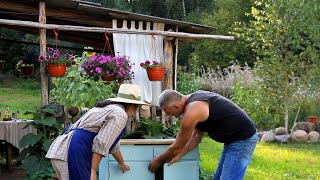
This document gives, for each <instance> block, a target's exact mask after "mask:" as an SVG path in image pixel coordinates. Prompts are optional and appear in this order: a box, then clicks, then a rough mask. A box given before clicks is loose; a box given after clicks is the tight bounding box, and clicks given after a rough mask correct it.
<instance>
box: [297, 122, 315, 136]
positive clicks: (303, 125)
mask: <svg viewBox="0 0 320 180" xmlns="http://www.w3.org/2000/svg"><path fill="white" fill-rule="evenodd" d="M315 129H316V125H315V124H313V123H309V122H297V123H296V125H295V126H294V128H293V131H296V130H304V131H305V132H307V133H308V132H310V131H314V130H315Z"/></svg>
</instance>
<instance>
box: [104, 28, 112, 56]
mask: <svg viewBox="0 0 320 180" xmlns="http://www.w3.org/2000/svg"><path fill="white" fill-rule="evenodd" d="M108 35H110V33H109V32H104V37H105V38H106V42H105V44H104V47H103V51H102V54H104V51H105V50H106V47H107V46H108V54H110V55H111V56H112V54H113V52H112V48H111V45H110V41H109V37H108Z"/></svg>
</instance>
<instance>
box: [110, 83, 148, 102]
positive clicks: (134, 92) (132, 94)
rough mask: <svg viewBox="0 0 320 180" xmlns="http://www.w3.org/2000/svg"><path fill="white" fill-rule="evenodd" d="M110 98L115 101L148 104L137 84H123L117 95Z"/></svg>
mask: <svg viewBox="0 0 320 180" xmlns="http://www.w3.org/2000/svg"><path fill="white" fill-rule="evenodd" d="M108 100H109V101H114V102H122V103H132V104H143V105H147V103H145V102H143V101H141V93H140V87H139V86H138V85H135V84H121V85H120V88H119V91H118V95H117V97H116V98H110V99H108Z"/></svg>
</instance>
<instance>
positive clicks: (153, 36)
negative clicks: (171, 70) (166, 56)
mask: <svg viewBox="0 0 320 180" xmlns="http://www.w3.org/2000/svg"><path fill="white" fill-rule="evenodd" d="M156 35H157V34H156V33H152V34H151V38H152V45H151V49H150V53H149V60H150V58H151V54H152V52H153V48H155V56H157V53H158V57H159V62H161V59H160V57H161V56H160V51H159V47H158V45H157V42H156ZM155 60H156V59H155Z"/></svg>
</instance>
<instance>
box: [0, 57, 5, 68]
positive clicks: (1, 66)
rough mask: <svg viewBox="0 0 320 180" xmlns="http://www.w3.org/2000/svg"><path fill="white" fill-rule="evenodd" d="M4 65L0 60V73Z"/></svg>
mask: <svg viewBox="0 0 320 180" xmlns="http://www.w3.org/2000/svg"><path fill="white" fill-rule="evenodd" d="M4 63H5V61H4V60H1V59H0V71H3V67H4Z"/></svg>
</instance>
